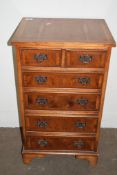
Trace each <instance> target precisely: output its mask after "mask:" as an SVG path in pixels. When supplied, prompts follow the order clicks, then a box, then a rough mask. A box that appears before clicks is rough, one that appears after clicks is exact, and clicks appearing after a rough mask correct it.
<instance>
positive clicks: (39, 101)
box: [36, 97, 48, 105]
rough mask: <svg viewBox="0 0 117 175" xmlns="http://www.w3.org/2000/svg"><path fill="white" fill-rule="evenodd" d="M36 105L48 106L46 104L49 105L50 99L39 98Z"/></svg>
mask: <svg viewBox="0 0 117 175" xmlns="http://www.w3.org/2000/svg"><path fill="white" fill-rule="evenodd" d="M36 103H37V104H39V105H46V104H48V99H47V98H41V97H38V98H37V99H36Z"/></svg>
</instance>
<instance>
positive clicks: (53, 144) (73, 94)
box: [10, 18, 115, 165]
mask: <svg viewBox="0 0 117 175" xmlns="http://www.w3.org/2000/svg"><path fill="white" fill-rule="evenodd" d="M10 43H11V45H13V46H14V52H15V53H16V56H15V60H16V65H17V73H18V76H17V77H18V95H19V98H18V100H19V101H20V106H19V109H20V117H21V126H22V131H23V137H22V141H23V150H22V155H23V160H24V163H29V162H30V161H31V159H32V158H34V157H44V156H45V155H47V154H62V155H63V154H65V155H74V156H75V157H76V158H81V159H87V160H89V161H90V163H91V164H92V165H95V164H96V162H97V158H98V142H99V132H100V123H101V117H102V111H103V103H104V96H105V89H106V82H107V75H108V68H109V60H110V53H111V48H112V47H114V46H115V41H114V39H113V37H112V35H111V33H110V31H109V29H108V27H107V25H106V23H105V21H104V20H102V19H39V18H23V19H22V21H21V23H20V24H19V26H18V28H17V30H16V31H15V33H14V34H13V36H12V37H11V39H10Z"/></svg>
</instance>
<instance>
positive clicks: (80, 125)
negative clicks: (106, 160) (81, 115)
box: [75, 121, 86, 129]
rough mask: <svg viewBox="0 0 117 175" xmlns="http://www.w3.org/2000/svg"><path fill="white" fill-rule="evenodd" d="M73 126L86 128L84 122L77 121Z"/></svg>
mask: <svg viewBox="0 0 117 175" xmlns="http://www.w3.org/2000/svg"><path fill="white" fill-rule="evenodd" d="M75 126H76V127H77V128H80V129H83V128H85V127H86V123H85V122H79V121H77V122H76V123H75Z"/></svg>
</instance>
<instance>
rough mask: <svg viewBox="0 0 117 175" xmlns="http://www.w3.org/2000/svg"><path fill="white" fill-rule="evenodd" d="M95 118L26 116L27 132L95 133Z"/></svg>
mask: <svg viewBox="0 0 117 175" xmlns="http://www.w3.org/2000/svg"><path fill="white" fill-rule="evenodd" d="M97 122H98V119H97V118H89V117H61V116H60V117H53V116H52V117H50V116H48V117H47V116H27V117H26V130H27V131H43V132H81V133H95V132H96V131H97Z"/></svg>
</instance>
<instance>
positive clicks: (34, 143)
mask: <svg viewBox="0 0 117 175" xmlns="http://www.w3.org/2000/svg"><path fill="white" fill-rule="evenodd" d="M25 149H30V150H76V151H96V141H95V138H94V137H66V138H65V137H59V136H58V137H54V136H48V137H46V136H27V137H26V144H25Z"/></svg>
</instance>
